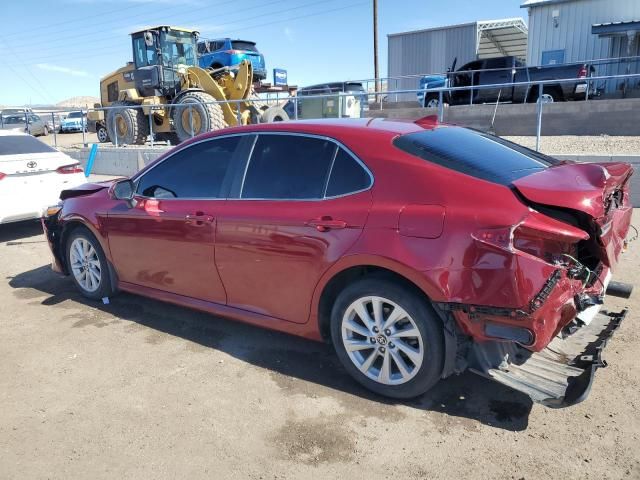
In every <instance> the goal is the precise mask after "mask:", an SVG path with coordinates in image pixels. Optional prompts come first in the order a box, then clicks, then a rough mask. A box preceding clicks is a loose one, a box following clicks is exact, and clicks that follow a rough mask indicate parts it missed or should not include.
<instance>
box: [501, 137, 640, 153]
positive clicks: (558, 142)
mask: <svg viewBox="0 0 640 480" xmlns="http://www.w3.org/2000/svg"><path fill="white" fill-rule="evenodd" d="M504 138H506V139H507V140H511V141H512V142H516V143H519V144H521V145H524V146H525V147H529V148H535V146H536V137H504ZM540 150H541V151H542V152H544V153H547V154H567V155H580V154H582V153H587V152H588V153H589V154H590V155H640V137H609V136H608V135H601V136H598V137H588V136H572V135H566V136H560V137H542V138H541V139H540Z"/></svg>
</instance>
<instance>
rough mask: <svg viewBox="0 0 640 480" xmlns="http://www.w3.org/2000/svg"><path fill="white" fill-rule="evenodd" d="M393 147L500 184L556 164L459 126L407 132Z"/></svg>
mask: <svg viewBox="0 0 640 480" xmlns="http://www.w3.org/2000/svg"><path fill="white" fill-rule="evenodd" d="M393 144H394V145H395V146H396V147H397V148H399V149H400V150H403V151H405V152H407V153H410V154H411V155H414V156H416V157H419V158H422V159H423V160H426V161H428V162H431V163H435V164H437V165H441V166H443V167H445V168H449V169H451V170H455V171H457V172H460V173H464V174H466V175H471V176H472V177H476V178H480V179H482V180H487V181H489V182H493V183H499V184H501V185H509V184H511V182H513V181H514V180H517V179H518V178H522V177H525V176H527V175H530V174H532V173H536V172H538V171H541V170H544V169H546V168H548V167H550V166H552V165H555V164H557V163H558V160H556V159H554V158H551V157H548V156H546V155H542V154H541V153H538V152H534V151H533V150H529V149H528V148H525V147H522V146H520V145H517V144H515V143H512V142H508V141H506V140H503V139H501V138H498V137H494V136H492V135H488V134H486V133H482V132H479V131H476V130H471V129H467V128H462V127H441V128H436V129H434V130H424V131H422V132H416V133H410V134H408V135H402V136H400V137H398V138H396V139H395V140H394V142H393Z"/></svg>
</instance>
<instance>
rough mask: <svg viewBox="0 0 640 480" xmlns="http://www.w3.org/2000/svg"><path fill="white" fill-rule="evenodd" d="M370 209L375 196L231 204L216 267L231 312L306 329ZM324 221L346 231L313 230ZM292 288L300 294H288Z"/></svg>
mask: <svg viewBox="0 0 640 480" xmlns="http://www.w3.org/2000/svg"><path fill="white" fill-rule="evenodd" d="M370 206H371V192H370V191H365V192H361V193H358V194H355V195H350V196H348V197H344V198H337V199H331V200H326V201H289V202H278V201H260V200H253V201H252V200H241V199H238V200H233V199H230V200H228V201H227V205H226V206H225V208H224V213H223V214H222V215H221V216H220V217H219V218H218V224H217V238H216V265H217V267H218V269H219V270H220V276H221V277H222V280H223V282H224V286H225V289H226V291H227V294H228V304H229V306H232V307H237V308H241V309H244V310H251V311H255V312H257V313H262V314H265V315H269V316H272V317H275V318H280V319H283V320H289V321H291V322H295V323H306V322H307V320H308V318H309V309H310V305H311V298H312V295H313V290H314V287H315V286H316V285H317V283H318V281H319V279H320V277H321V276H322V274H323V273H324V272H325V271H326V270H327V269H328V268H329V267H330V266H331V265H333V264H334V263H335V262H336V261H337V260H338V259H339V258H340V257H342V256H343V255H344V254H345V253H346V252H348V251H349V248H350V247H351V246H352V245H353V244H354V243H355V242H356V240H357V239H358V237H359V236H360V234H361V233H362V229H363V228H364V225H365V223H366V220H367V215H368V213H369V208H370ZM263 212H270V214H269V215H268V218H265V216H264V215H263ZM322 218H327V219H334V220H337V221H344V222H345V223H346V228H339V229H331V230H326V231H320V230H319V229H318V228H317V227H315V226H314V225H312V224H310V223H312V222H313V221H314V220H316V219H322ZM289 284H293V285H296V288H295V289H286V288H283V286H286V285H289ZM247 291H252V292H254V295H252V297H251V298H250V299H249V298H248V297H247V296H246V292H247ZM248 300H250V302H249V301H248Z"/></svg>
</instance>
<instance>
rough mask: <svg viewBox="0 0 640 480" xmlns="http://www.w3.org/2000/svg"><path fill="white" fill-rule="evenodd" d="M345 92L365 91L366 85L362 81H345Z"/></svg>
mask: <svg viewBox="0 0 640 480" xmlns="http://www.w3.org/2000/svg"><path fill="white" fill-rule="evenodd" d="M344 91H345V92H364V87H363V86H362V84H361V83H345V84H344Z"/></svg>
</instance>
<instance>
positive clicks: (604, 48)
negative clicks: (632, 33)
mask: <svg viewBox="0 0 640 480" xmlns="http://www.w3.org/2000/svg"><path fill="white" fill-rule="evenodd" d="M554 10H557V11H558V12H559V14H560V16H559V17H558V26H557V27H555V26H554V21H553V11H554ZM638 18H640V0H573V1H567V2H562V3H551V4H550V5H540V6H535V7H530V8H529V46H528V49H527V62H528V63H529V65H540V63H541V62H542V52H544V51H546V50H562V49H564V50H565V59H564V60H565V62H579V61H582V60H591V59H596V58H609V57H610V56H611V55H614V56H617V53H614V52H613V51H612V45H611V43H612V40H611V39H610V38H606V37H603V38H601V37H598V36H597V35H593V34H592V33H591V26H592V25H593V24H594V23H607V22H617V21H624V20H637V19H638Z"/></svg>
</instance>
